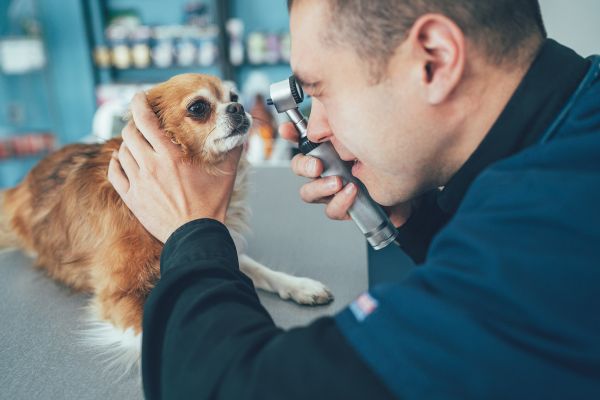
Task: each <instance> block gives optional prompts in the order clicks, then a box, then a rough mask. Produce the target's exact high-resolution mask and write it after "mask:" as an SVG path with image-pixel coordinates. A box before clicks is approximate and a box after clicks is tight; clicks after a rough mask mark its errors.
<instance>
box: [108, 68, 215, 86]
mask: <svg viewBox="0 0 600 400" xmlns="http://www.w3.org/2000/svg"><path fill="white" fill-rule="evenodd" d="M98 70H99V71H100V72H101V73H102V74H106V75H108V78H107V79H103V81H105V82H103V83H156V82H163V81H165V80H167V79H169V78H170V77H172V76H174V75H179V74H186V73H200V74H210V75H217V76H221V71H220V67H219V66H218V65H213V66H210V67H205V66H201V65H197V66H190V67H181V66H173V67H169V68H158V67H150V68H128V69H117V68H99V69H98Z"/></svg>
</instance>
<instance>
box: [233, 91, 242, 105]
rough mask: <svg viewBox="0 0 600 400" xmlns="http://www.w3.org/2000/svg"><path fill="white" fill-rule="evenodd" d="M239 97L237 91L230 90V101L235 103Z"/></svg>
mask: <svg viewBox="0 0 600 400" xmlns="http://www.w3.org/2000/svg"><path fill="white" fill-rule="evenodd" d="M239 99H240V96H238V95H237V93H234V92H231V101H232V102H234V103H237V102H238V100H239Z"/></svg>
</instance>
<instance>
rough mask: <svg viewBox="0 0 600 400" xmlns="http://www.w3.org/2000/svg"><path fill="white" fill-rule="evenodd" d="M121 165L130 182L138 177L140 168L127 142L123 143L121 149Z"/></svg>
mask: <svg viewBox="0 0 600 400" xmlns="http://www.w3.org/2000/svg"><path fill="white" fill-rule="evenodd" d="M119 164H120V165H121V168H122V169H123V172H125V175H127V179H128V180H129V181H131V179H135V178H136V177H137V176H138V174H139V171H140V166H139V165H138V164H137V162H136V161H135V158H133V155H132V154H131V152H130V151H129V148H128V147H127V145H126V144H125V142H123V143H122V144H121V147H120V148H119Z"/></svg>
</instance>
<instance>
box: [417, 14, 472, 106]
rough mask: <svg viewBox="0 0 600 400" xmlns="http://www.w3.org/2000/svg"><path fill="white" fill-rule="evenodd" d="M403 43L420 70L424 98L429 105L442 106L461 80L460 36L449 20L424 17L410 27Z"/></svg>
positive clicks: (463, 47)
mask: <svg viewBox="0 0 600 400" xmlns="http://www.w3.org/2000/svg"><path fill="white" fill-rule="evenodd" d="M407 41H408V43H409V44H410V47H411V49H412V52H411V53H412V54H413V55H414V56H415V57H416V60H417V62H418V63H419V68H420V69H421V85H422V89H423V95H424V98H425V99H426V100H427V101H428V102H429V104H432V105H436V104H440V103H442V102H443V101H444V100H446V99H447V98H448V97H449V96H450V94H451V93H452V92H453V91H454V89H455V88H456V87H457V85H458V84H459V82H460V80H461V78H463V73H464V68H465V61H466V40H465V35H464V33H463V32H462V30H461V29H460V28H459V27H458V25H456V24H455V23H454V22H453V21H452V20H450V19H449V18H447V17H445V16H443V15H441V14H426V15H423V16H421V17H420V18H419V19H418V20H417V21H416V22H415V23H414V24H413V26H412V28H411V30H410V33H409V36H408V38H407Z"/></svg>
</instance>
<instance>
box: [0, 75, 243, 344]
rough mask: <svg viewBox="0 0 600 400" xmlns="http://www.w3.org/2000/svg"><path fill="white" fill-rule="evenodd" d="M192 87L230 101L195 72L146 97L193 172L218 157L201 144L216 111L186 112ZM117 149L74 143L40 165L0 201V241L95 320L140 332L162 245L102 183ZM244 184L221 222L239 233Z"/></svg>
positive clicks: (108, 145) (115, 145) (213, 123)
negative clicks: (85, 299)
mask: <svg viewBox="0 0 600 400" xmlns="http://www.w3.org/2000/svg"><path fill="white" fill-rule="evenodd" d="M200 89H208V90H209V91H210V93H212V95H213V96H214V98H215V99H217V100H218V103H219V104H227V103H229V102H230V100H229V95H230V93H229V90H226V89H224V88H223V86H222V84H221V82H220V81H219V80H218V79H217V78H213V77H208V76H204V75H198V74H186V75H180V76H177V77H175V78H172V79H171V80H169V81H167V82H165V83H163V84H161V85H158V86H156V87H155V88H153V89H151V90H150V91H149V92H148V93H147V97H148V101H149V103H150V104H151V106H152V107H153V109H154V111H155V112H156V114H157V115H158V117H159V119H160V122H161V126H162V128H163V130H164V131H165V133H166V134H167V135H169V137H170V138H171V139H172V141H174V142H176V143H179V144H180V145H181V147H182V149H183V150H184V152H185V154H186V155H187V157H188V158H189V159H190V161H191V162H193V163H195V164H197V165H198V168H204V169H211V168H213V166H214V164H215V163H216V162H218V161H220V159H221V158H222V156H223V154H218V153H215V151H212V150H211V149H210V148H209V146H208V145H207V141H208V138H209V136H210V135H213V134H214V130H215V127H216V124H217V122H218V121H217V112H216V110H215V109H213V110H212V112H211V113H210V117H209V118H208V119H207V120H205V121H198V120H195V119H193V118H190V117H189V116H188V115H187V106H188V105H189V104H190V102H191V101H192V100H193V99H194V96H196V94H195V93H196V92H197V91H198V90H200ZM215 107H216V105H215ZM120 144H121V139H113V140H110V141H108V142H106V143H103V144H74V145H70V146H66V147H64V148H63V149H61V150H59V151H57V152H55V153H53V154H51V155H49V156H48V157H46V158H45V159H44V160H42V161H41V162H40V163H39V164H38V165H37V166H36V167H35V168H33V170H32V171H31V172H30V173H29V174H28V175H27V177H26V178H25V180H24V181H23V182H22V183H21V184H19V185H18V186H17V187H15V188H13V189H10V190H8V191H6V192H5V193H4V195H3V196H2V200H3V204H2V205H3V210H2V211H3V212H2V217H1V218H0V231H1V232H2V233H1V234H0V240H1V241H2V244H3V245H5V246H11V245H14V244H17V243H18V244H19V246H20V247H22V248H23V249H24V250H26V251H29V252H31V253H35V254H37V259H36V265H37V266H38V267H40V268H42V269H44V270H45V271H46V272H47V273H48V275H49V276H50V277H52V278H53V279H56V280H57V281H60V282H62V283H64V284H66V285H68V286H70V287H72V288H73V289H75V290H77V291H84V292H89V293H92V294H93V295H94V296H93V299H92V307H93V308H94V310H95V313H96V314H97V315H98V317H100V318H101V319H104V320H106V321H108V322H110V323H111V324H113V325H114V326H116V327H118V328H120V329H122V330H126V329H129V328H133V329H134V330H135V332H136V333H140V332H141V325H142V324H141V322H142V309H143V304H144V301H145V299H146V298H147V296H148V294H149V293H150V290H151V289H152V288H153V287H154V285H155V283H156V282H157V280H158V279H159V256H160V253H161V250H162V247H163V246H162V244H161V243H160V242H159V241H158V240H156V239H155V238H154V237H152V236H151V235H150V234H149V233H148V232H147V231H146V230H145V229H144V228H143V227H142V225H141V224H140V223H139V222H138V221H137V219H136V218H135V217H134V216H133V214H132V213H131V211H129V209H128V208H127V207H126V206H125V204H124V203H123V201H122V200H121V198H120V197H119V196H118V194H117V193H116V191H115V190H114V189H113V187H112V185H111V184H110V182H109V181H108V180H107V170H108V164H109V161H110V158H111V154H112V152H113V151H114V150H117V149H118V148H119V146H120ZM246 167H247V163H246V162H245V161H243V162H241V163H240V168H241V169H245V168H246ZM213 169H214V168H213ZM213 172H214V173H217V171H216V169H214V170H213ZM241 175H242V176H245V173H244V174H241ZM238 181H240V179H238ZM244 187H245V184H243V182H238V183H237V184H236V188H235V189H234V193H233V198H232V202H231V207H230V210H229V211H228V220H230V221H231V220H232V219H233V221H231V222H232V224H233V225H236V226H237V227H239V228H241V227H243V226H245V218H246V216H247V213H246V211H245V207H244V206H243V202H241V201H240V200H241V198H243V197H244V193H242V192H241V191H240V190H239V188H244ZM230 214H232V215H233V217H232V216H231V215H230Z"/></svg>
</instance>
